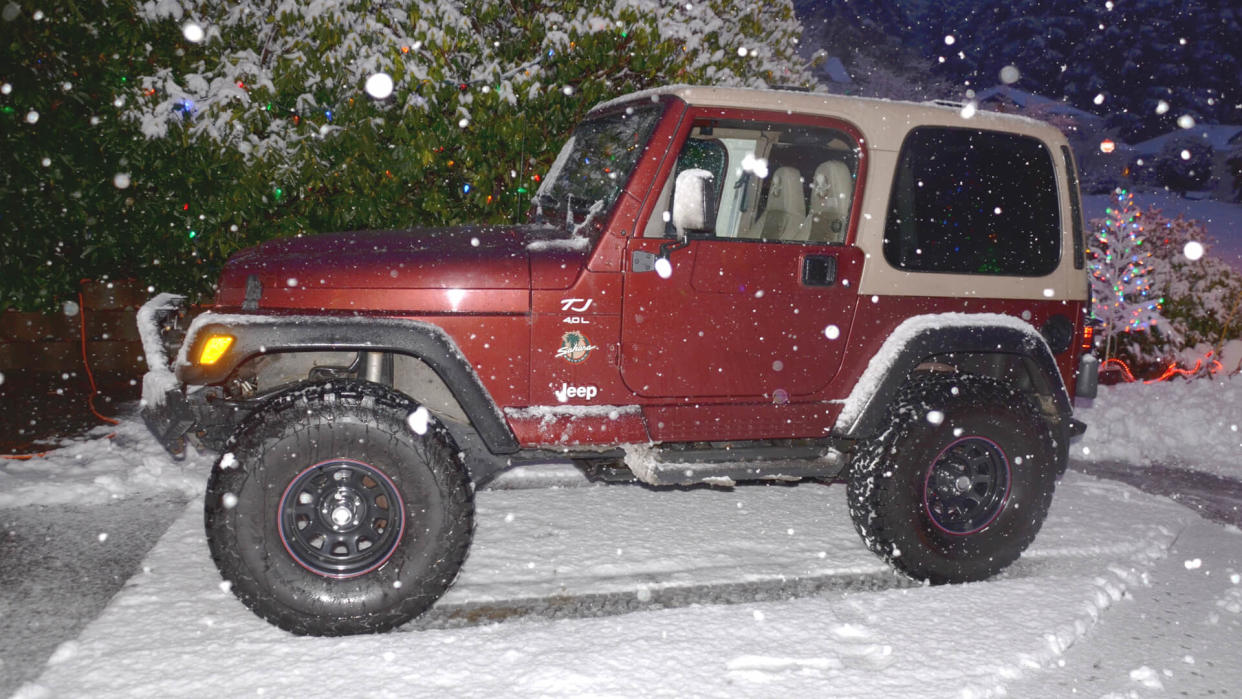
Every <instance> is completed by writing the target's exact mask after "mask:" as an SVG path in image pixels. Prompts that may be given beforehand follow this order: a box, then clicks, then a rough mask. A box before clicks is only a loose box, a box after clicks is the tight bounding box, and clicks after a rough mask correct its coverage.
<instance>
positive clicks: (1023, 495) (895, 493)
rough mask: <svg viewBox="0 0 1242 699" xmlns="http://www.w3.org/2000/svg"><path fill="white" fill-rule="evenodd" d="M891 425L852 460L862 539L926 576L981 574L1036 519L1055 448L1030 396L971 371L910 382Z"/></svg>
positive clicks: (1040, 516) (1021, 542)
mask: <svg viewBox="0 0 1242 699" xmlns="http://www.w3.org/2000/svg"><path fill="white" fill-rule="evenodd" d="M888 424H889V428H888V429H887V430H886V431H885V432H883V433H882V434H881V435H879V436H878V437H876V438H875V439H873V440H871V441H870V442H868V443H866V444H865V445H864V446H863V448H862V449H861V450H860V452H859V453H858V455H857V456H856V457H855V462H854V464H853V465H852V467H851V474H850V482H849V488H848V490H849V505H850V515H851V517H852V518H853V520H854V526H855V528H856V529H857V530H858V533H859V534H860V535H861V536H862V538H863V541H864V542H865V543H866V544H867V546H868V547H869V548H871V550H872V551H874V552H875V553H877V554H879V555H880V556H881V557H883V558H884V559H885V560H887V561H888V562H889V563H890V564H892V565H893V566H894V567H896V568H897V569H898V570H900V571H902V572H904V573H906V574H907V575H910V576H911V577H913V578H916V579H918V580H927V581H929V582H932V583H959V582H970V581H975V580H982V579H985V578H988V577H990V576H992V575H994V574H996V573H997V572H999V571H1000V570H1002V569H1004V568H1005V567H1006V566H1008V565H1009V564H1010V563H1012V562H1014V561H1015V560H1017V559H1018V557H1019V556H1020V555H1021V553H1022V551H1023V550H1025V549H1026V547H1027V546H1029V545H1030V543H1031V542H1032V541H1033V540H1034V539H1035V535H1036V534H1037V533H1038V532H1039V528H1040V526H1041V525H1042V524H1043V521H1044V517H1045V516H1046V514H1047V512H1048V507H1049V505H1050V504H1051V502H1052V493H1053V490H1054V487H1055V483H1056V478H1057V475H1058V474H1059V472H1060V470H1061V463H1060V459H1059V455H1060V453H1061V452H1062V451H1063V450H1062V449H1059V448H1058V445H1056V444H1055V442H1054V440H1053V437H1052V434H1051V432H1050V431H1049V429H1048V424H1047V421H1045V420H1044V419H1043V417H1042V416H1041V415H1040V414H1039V412H1038V411H1037V410H1036V409H1035V407H1034V406H1033V405H1032V404H1031V401H1030V400H1029V398H1028V397H1027V396H1026V395H1024V394H1023V393H1021V392H1020V391H1017V390H1014V389H1013V388H1011V387H1009V386H1008V385H1006V384H1003V383H1000V382H997V381H994V380H991V379H987V378H982V377H977V376H969V375H962V376H956V377H951V378H943V377H937V378H929V379H927V380H923V381H914V382H911V383H910V384H909V385H908V386H907V387H906V388H905V389H903V392H902V395H901V396H900V398H899V399H898V400H897V401H896V402H895V403H894V405H893V406H892V407H891V408H890V412H889V423H888Z"/></svg>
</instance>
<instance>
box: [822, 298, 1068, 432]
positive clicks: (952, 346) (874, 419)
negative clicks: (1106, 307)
mask: <svg viewBox="0 0 1242 699" xmlns="http://www.w3.org/2000/svg"><path fill="white" fill-rule="evenodd" d="M953 354H966V355H997V354H1001V355H1012V356H1014V357H1018V358H1021V359H1022V360H1024V361H1025V362H1027V363H1028V366H1030V367H1031V368H1033V369H1034V370H1035V371H1034V372H1033V374H1035V376H1034V377H1033V378H1035V380H1036V381H1038V380H1039V379H1040V378H1042V379H1043V385H1042V386H1037V388H1040V389H1042V390H1041V391H1040V392H1041V393H1045V391H1046V395H1047V396H1049V397H1050V398H1051V399H1052V402H1053V405H1054V406H1055V408H1056V412H1057V414H1058V415H1060V416H1061V417H1062V418H1063V419H1065V420H1066V421H1068V419H1069V418H1070V417H1071V415H1072V414H1073V407H1072V405H1073V404H1072V403H1071V401H1070V397H1069V392H1068V391H1067V390H1066V388H1065V381H1064V379H1063V378H1062V376H1061V372H1060V370H1059V369H1058V368H1057V363H1056V358H1055V357H1054V356H1053V354H1052V350H1051V348H1049V347H1048V342H1047V341H1046V340H1045V339H1044V338H1043V336H1042V335H1040V333H1039V331H1038V330H1036V329H1035V327H1034V326H1032V325H1031V324H1030V323H1027V322H1026V321H1023V320H1020V319H1018V318H1015V317H1013V316H1007V315H1001V314H996V313H937V314H930V315H921V316H914V317H911V318H908V319H906V320H905V321H903V322H902V323H901V324H900V325H898V326H897V327H896V328H894V329H893V332H892V333H891V334H890V335H889V336H888V338H887V339H886V340H885V341H884V344H883V345H881V346H880V349H879V351H878V352H876V353H875V355H874V356H873V357H872V358H871V362H870V363H869V364H868V365H867V368H866V369H865V370H864V371H863V373H862V376H860V377H859V379H858V381H857V382H856V383H855V384H854V389H853V390H852V391H851V392H850V395H849V397H848V398H846V399H845V405H844V407H843V408H842V409H841V412H840V413H839V414H838V416H837V421H836V425H835V427H834V432H835V433H836V434H838V435H841V436H844V437H848V438H851V439H862V438H867V437H870V436H872V435H875V434H877V433H879V432H880V431H881V430H882V429H883V426H884V420H885V417H886V415H887V409H888V405H889V403H890V402H891V401H892V399H893V398H895V397H896V395H897V392H898V391H899V390H900V388H901V386H902V385H903V384H904V383H905V382H906V379H907V378H908V377H909V376H910V374H911V373H912V372H913V371H914V370H915V369H916V368H917V367H918V366H919V365H920V364H921V363H923V362H924V361H925V360H926V359H928V358H929V357H935V356H943V355H953Z"/></svg>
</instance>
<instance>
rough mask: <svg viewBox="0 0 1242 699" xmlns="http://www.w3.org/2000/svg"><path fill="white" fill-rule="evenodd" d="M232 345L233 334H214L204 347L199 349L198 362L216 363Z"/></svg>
mask: <svg viewBox="0 0 1242 699" xmlns="http://www.w3.org/2000/svg"><path fill="white" fill-rule="evenodd" d="M232 346H233V336H232V335H212V336H211V337H208V338H207V341H206V342H204V343H203V349H201V350H199V353H198V363H199V364H215V363H216V362H217V361H218V360H219V359H220V357H223V356H224V353H225V352H227V351H229V348H230V347H232Z"/></svg>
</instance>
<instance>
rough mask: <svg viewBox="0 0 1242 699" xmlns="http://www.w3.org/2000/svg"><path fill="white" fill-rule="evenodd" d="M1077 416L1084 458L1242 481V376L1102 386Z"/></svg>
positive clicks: (1078, 451) (1077, 451) (1076, 449)
mask: <svg viewBox="0 0 1242 699" xmlns="http://www.w3.org/2000/svg"><path fill="white" fill-rule="evenodd" d="M1075 417H1077V418H1078V419H1079V420H1082V421H1083V422H1085V423H1087V433H1086V434H1085V435H1083V436H1082V438H1081V439H1079V440H1078V441H1076V442H1074V444H1073V445H1071V447H1070V456H1071V458H1074V459H1079V460H1084V461H1119V462H1123V463H1128V464H1134V465H1137V466H1148V465H1152V464H1162V465H1165V466H1174V467H1178V468H1187V469H1192V470H1196V471H1206V472H1208V473H1213V474H1216V475H1220V476H1227V477H1232V478H1239V479H1242V376H1234V377H1232V378H1217V379H1210V380H1209V379H1197V380H1194V381H1182V380H1176V381H1165V382H1161V383H1153V384H1144V383H1137V382H1136V383H1129V384H1118V385H1116V386H1101V387H1100V394H1099V397H1097V398H1096V399H1095V400H1094V401H1093V402H1092V405H1090V406H1089V407H1083V406H1081V405H1080V406H1079V407H1078V408H1077V409H1076V410H1075Z"/></svg>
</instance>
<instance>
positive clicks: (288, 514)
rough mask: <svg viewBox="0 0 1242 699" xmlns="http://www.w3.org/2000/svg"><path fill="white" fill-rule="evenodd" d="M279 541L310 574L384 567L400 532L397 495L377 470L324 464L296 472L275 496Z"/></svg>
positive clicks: (340, 462)
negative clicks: (277, 509)
mask: <svg viewBox="0 0 1242 699" xmlns="http://www.w3.org/2000/svg"><path fill="white" fill-rule="evenodd" d="M278 507H279V509H280V542H281V543H282V544H284V546H285V550H286V551H288V552H289V555H290V556H292V557H293V558H294V560H296V561H297V562H298V563H300V564H301V565H302V567H303V568H306V569H307V570H309V571H310V572H312V573H315V574H318V575H322V576H324V577H328V578H337V579H341V578H352V577H355V576H358V575H366V574H367V573H369V572H371V571H373V570H375V569H376V568H378V567H380V566H382V565H384V563H386V562H388V559H389V558H391V557H392V554H393V551H395V550H396V548H397V544H398V543H399V542H400V541H401V534H402V532H403V530H404V529H405V504H404V503H403V502H402V500H401V493H400V492H399V491H398V489H397V486H396V484H395V483H393V482H392V480H391V479H390V478H389V477H388V476H386V475H384V472H383V471H380V470H379V469H376V468H375V467H374V466H371V465H370V464H365V463H363V462H361V461H355V460H354V459H342V458H336V459H329V460H328V461H323V462H320V463H317V464H315V465H313V466H310V467H309V468H307V469H306V470H305V471H303V472H301V473H299V474H298V475H297V476H295V477H294V479H293V480H292V481H290V483H289V487H287V488H285V492H284V494H283V495H281V497H280V504H279V505H278Z"/></svg>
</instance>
